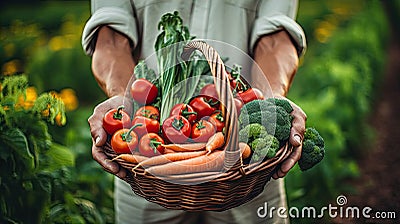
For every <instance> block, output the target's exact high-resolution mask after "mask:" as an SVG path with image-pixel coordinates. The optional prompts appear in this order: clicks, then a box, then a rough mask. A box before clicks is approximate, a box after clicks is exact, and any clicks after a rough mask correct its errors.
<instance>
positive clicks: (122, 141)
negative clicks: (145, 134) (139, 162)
mask: <svg viewBox="0 0 400 224" xmlns="http://www.w3.org/2000/svg"><path fill="white" fill-rule="evenodd" d="M133 128H134V127H132V128H131V129H126V128H125V129H120V130H118V131H116V132H115V133H114V135H113V136H112V138H111V147H112V149H113V150H114V151H115V153H117V154H122V153H131V152H133V151H135V150H136V147H137V145H138V136H137V135H136V133H135V132H134V131H133Z"/></svg>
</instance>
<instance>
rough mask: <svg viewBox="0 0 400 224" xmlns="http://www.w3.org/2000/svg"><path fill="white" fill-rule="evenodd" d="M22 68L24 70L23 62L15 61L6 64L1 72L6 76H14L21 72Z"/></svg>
mask: <svg viewBox="0 0 400 224" xmlns="http://www.w3.org/2000/svg"><path fill="white" fill-rule="evenodd" d="M21 68H22V65H21V62H20V61H19V60H17V59H15V60H11V61H9V62H6V63H4V64H3V67H2V69H1V70H2V72H3V74H4V75H12V74H15V73H17V72H19V71H21Z"/></svg>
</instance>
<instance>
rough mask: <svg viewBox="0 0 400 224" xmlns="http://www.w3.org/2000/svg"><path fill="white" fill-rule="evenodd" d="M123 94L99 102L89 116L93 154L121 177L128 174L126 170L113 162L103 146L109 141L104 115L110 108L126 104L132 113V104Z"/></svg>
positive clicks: (105, 166)
mask: <svg viewBox="0 0 400 224" xmlns="http://www.w3.org/2000/svg"><path fill="white" fill-rule="evenodd" d="M129 102H130V101H129V100H127V99H126V98H125V97H123V96H114V97H111V98H109V99H107V100H106V101H104V102H102V103H100V104H98V105H97V106H96V107H95V108H94V110H93V114H92V115H91V116H90V117H89V119H88V122H89V126H90V133H91V135H92V156H93V159H94V160H96V161H97V162H98V163H99V164H100V165H101V166H102V167H103V169H104V170H106V171H108V172H110V173H112V174H115V175H117V176H118V177H120V178H124V177H125V176H126V170H125V169H123V168H122V167H120V166H119V165H118V164H117V163H115V162H112V161H111V160H110V159H109V158H108V157H107V155H106V154H105V153H104V151H103V146H104V144H105V143H106V141H107V133H106V131H105V130H104V129H103V117H104V114H106V113H107V112H108V111H109V110H111V109H114V108H117V107H118V106H121V105H124V106H125V109H124V110H125V111H126V112H127V113H129V114H130V113H131V111H132V105H131V104H130V103H129Z"/></svg>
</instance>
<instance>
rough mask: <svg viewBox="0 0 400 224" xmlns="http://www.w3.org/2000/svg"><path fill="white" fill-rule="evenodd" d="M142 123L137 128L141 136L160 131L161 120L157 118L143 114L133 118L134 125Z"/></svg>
mask: <svg viewBox="0 0 400 224" xmlns="http://www.w3.org/2000/svg"><path fill="white" fill-rule="evenodd" d="M137 124H141V126H137V127H136V128H135V132H136V133H137V135H138V136H139V137H142V136H143V135H145V134H147V133H158V132H160V122H158V121H157V120H155V119H151V118H148V117H143V116H136V117H135V118H133V120H132V125H137Z"/></svg>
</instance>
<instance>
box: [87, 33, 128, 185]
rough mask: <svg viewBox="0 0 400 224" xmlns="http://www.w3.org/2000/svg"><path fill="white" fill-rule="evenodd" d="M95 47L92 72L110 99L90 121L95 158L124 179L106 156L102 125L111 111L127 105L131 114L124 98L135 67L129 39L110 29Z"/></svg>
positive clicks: (117, 167)
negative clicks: (105, 116)
mask: <svg viewBox="0 0 400 224" xmlns="http://www.w3.org/2000/svg"><path fill="white" fill-rule="evenodd" d="M95 46H96V47H95V50H94V52H93V58H92V71H93V74H94V77H95V78H96V80H97V82H98V83H99V85H100V87H101V88H102V89H103V91H104V93H105V94H106V95H107V96H108V97H109V99H108V100H106V101H104V102H102V103H100V104H99V105H97V106H96V107H95V109H94V111H93V114H92V115H91V116H90V117H89V119H88V122H89V125H90V132H91V135H92V141H93V145H92V156H93V159H94V160H96V161H97V162H98V163H99V164H100V165H101V166H102V167H103V168H104V169H105V170H107V171H108V172H110V173H113V174H116V175H117V176H119V177H121V178H123V177H125V176H126V171H125V169H121V167H120V166H119V165H118V164H117V163H114V162H111V161H110V160H109V159H108V157H107V156H106V155H105V154H104V152H103V148H102V146H103V145H104V144H105V142H106V140H107V133H106V132H105V130H104V129H103V127H102V124H103V116H104V114H105V113H106V112H107V111H109V110H110V109H113V108H117V107H118V106H120V105H122V104H124V105H125V108H126V109H127V110H129V107H130V106H129V105H127V103H129V101H126V100H124V95H125V89H126V87H127V84H128V83H129V80H130V79H131V77H132V74H133V69H134V67H135V64H136V63H135V61H134V59H133V56H132V50H131V44H130V41H129V39H128V38H127V37H126V36H125V35H123V34H121V33H119V32H116V31H115V30H113V29H111V28H109V27H107V26H102V27H100V28H99V30H98V34H97V42H96V45H95Z"/></svg>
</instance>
